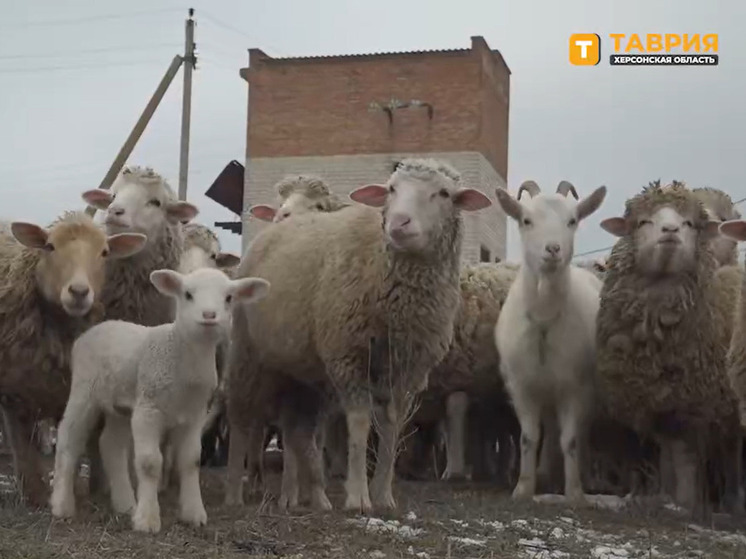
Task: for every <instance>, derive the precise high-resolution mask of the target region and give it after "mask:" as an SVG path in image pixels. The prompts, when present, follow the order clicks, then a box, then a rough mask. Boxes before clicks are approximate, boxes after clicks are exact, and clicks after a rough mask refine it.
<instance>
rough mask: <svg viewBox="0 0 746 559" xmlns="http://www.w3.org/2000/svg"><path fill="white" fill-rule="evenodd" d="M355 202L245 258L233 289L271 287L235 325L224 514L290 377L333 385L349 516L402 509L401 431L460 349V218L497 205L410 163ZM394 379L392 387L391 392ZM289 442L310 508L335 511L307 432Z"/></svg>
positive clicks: (264, 243)
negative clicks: (343, 434)
mask: <svg viewBox="0 0 746 559" xmlns="http://www.w3.org/2000/svg"><path fill="white" fill-rule="evenodd" d="M350 198H351V199H352V200H353V201H355V202H359V203H360V205H355V206H350V207H347V208H343V209H341V210H338V211H336V212H328V213H326V212H318V213H311V214H306V215H301V216H296V217H294V218H293V219H290V220H283V221H281V222H280V223H276V224H274V225H273V226H272V227H270V228H267V229H265V230H264V231H262V233H260V234H259V235H258V236H257V237H256V239H255V240H254V241H253V243H252V244H251V245H250V246H249V248H248V249H247V252H246V254H245V255H244V257H243V259H242V262H241V265H240V267H239V273H238V275H239V276H245V275H258V276H260V277H263V278H265V279H267V280H268V281H270V282H271V283H272V286H273V288H272V293H270V295H269V296H268V297H267V298H266V299H264V300H262V301H261V302H260V303H258V304H257V306H256V308H255V312H252V313H251V315H249V316H246V315H245V313H243V314H242V313H241V311H240V310H239V311H237V313H238V316H236V317H235V320H234V322H235V326H234V330H233V334H232V343H231V356H230V358H229V365H228V371H229V372H228V379H229V380H228V382H229V384H230V387H231V389H230V390H229V391H228V417H229V421H230V426H231V428H230V431H231V442H230V448H229V458H228V480H227V485H226V503H227V504H238V503H241V502H242V500H243V499H242V491H241V477H242V471H243V461H244V457H245V455H246V450H247V448H246V447H247V443H248V441H249V440H251V437H250V433H251V430H252V429H256V428H257V425H261V420H262V413H261V412H262V408H263V407H270V406H272V405H273V404H272V402H273V401H275V396H277V395H281V394H282V391H281V389H282V383H283V382H284V378H285V376H287V377H290V378H291V379H292V380H293V381H295V382H300V383H305V384H310V383H322V384H324V383H327V382H329V383H330V384H331V385H332V386H333V387H334V388H335V389H336V391H337V393H338V395H339V399H340V401H341V405H342V407H343V408H344V410H345V414H346V417H347V426H348V453H349V460H348V476H347V482H346V492H347V496H346V501H345V508H346V509H350V510H358V511H360V510H362V511H365V512H368V511H370V510H371V509H372V505H371V498H370V495H371V494H372V496H373V503H375V504H376V506H379V507H382V508H393V507H395V506H396V503H395V501H394V498H393V494H392V481H393V465H394V456H395V449H396V446H397V442H398V437H399V431H400V429H401V427H402V425H403V423H404V421H405V418H406V416H407V413H408V411H409V408H410V405H411V400H412V398H413V397H414V395H416V394H417V393H418V392H420V391H421V390H423V389H424V388H425V386H426V384H427V377H428V373H429V371H430V369H432V367H433V366H435V365H436V364H437V363H438V362H439V361H440V360H441V359H442V358H443V357H444V356H445V353H446V352H447V350H448V347H449V345H450V342H451V338H452V336H453V320H454V318H455V314H456V310H457V307H458V298H459V296H458V276H459V258H460V250H461V236H462V230H461V222H460V220H459V214H460V211H475V210H479V209H482V208H486V207H488V206H489V205H490V204H491V202H490V200H489V198H487V197H486V196H485V195H484V194H482V193H480V192H479V191H477V190H474V189H471V188H463V187H460V175H459V173H458V172H457V171H456V170H455V169H453V168H452V167H451V166H450V165H447V164H445V163H441V162H438V161H434V160H420V159H410V160H407V161H406V162H404V163H402V165H401V166H400V167H399V168H398V169H397V170H396V171H394V172H393V173H392V175H391V176H390V177H389V180H388V182H387V184H386V185H385V186H384V185H367V186H364V187H361V188H358V189H356V190H355V191H353V192H352V193H351V194H350ZM365 206H373V207H379V208H380V207H382V208H383V209H382V210H375V209H371V208H368V207H365ZM285 340H292V341H293V343H292V344H290V345H289V346H288V344H287V343H285V342H284V341H285ZM403 369H405V370H406V372H404V371H403ZM369 373H370V375H371V378H369ZM392 374H395V375H396V376H397V377H398V378H397V382H390V381H391V380H392V379H391V375H392ZM369 382H370V383H371V384H369ZM373 395H375V398H376V400H377V401H378V402H380V403H381V404H380V406H377V407H376V409H375V411H376V426H377V428H378V432H379V434H380V435H381V436H380V439H381V440H380V444H379V451H378V463H377V467H376V472H375V474H374V477H373V480H372V482H371V491H370V492H369V488H368V483H367V478H366V468H365V466H366V461H365V458H366V453H365V449H366V447H367V440H368V434H369V431H370V424H371V411H372V410H371V407H372V404H371V397H372V396H373ZM255 403H256V404H255ZM303 437H305V438H303ZM283 442H284V444H285V450H286V451H290V452H294V453H295V455H296V456H303V457H304V460H303V461H302V462H299V464H298V466H299V467H300V468H302V469H303V470H306V474H308V476H309V478H310V479H311V495H312V505H313V506H314V507H315V508H319V509H328V508H330V507H331V504H330V503H329V501H328V499H327V497H326V495H325V492H324V490H323V488H322V486H321V485H322V480H321V477H322V472H321V471H320V470H321V465H320V454H319V452H318V449H317V448H316V446H315V443H314V441H313V440H308V437H307V433H304V434H302V435H301V434H299V433H294V432H290V433H283ZM289 489H290V488H286V487H283V491H282V493H283V495H282V497H281V504H283V503H285V504H287V502H288V492H289Z"/></svg>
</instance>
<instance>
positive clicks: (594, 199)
mask: <svg viewBox="0 0 746 559" xmlns="http://www.w3.org/2000/svg"><path fill="white" fill-rule="evenodd" d="M604 198H606V187H605V186H599V187H598V188H597V189H596V190H594V191H593V192H591V193H590V194H589V195H588V196H586V197H585V198H583V199H582V200H581V201H580V202H578V206H577V209H578V221H580V220H581V219H585V218H586V217H588V216H589V215H591V214H592V213H593V212H595V211H596V210H597V209H598V208H599V207H600V206H601V202H603V201H604Z"/></svg>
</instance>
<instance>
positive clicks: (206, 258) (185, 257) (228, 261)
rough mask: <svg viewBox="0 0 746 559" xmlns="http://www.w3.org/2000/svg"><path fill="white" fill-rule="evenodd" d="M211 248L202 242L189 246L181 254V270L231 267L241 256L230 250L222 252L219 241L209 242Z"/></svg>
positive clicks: (188, 271)
mask: <svg viewBox="0 0 746 559" xmlns="http://www.w3.org/2000/svg"><path fill="white" fill-rule="evenodd" d="M209 245H210V246H209V248H206V247H203V246H202V245H200V244H193V245H191V246H189V247H188V248H187V249H186V250H185V251H184V253H183V254H182V255H181V261H180V262H179V272H181V273H182V274H188V273H190V272H193V271H194V270H198V269H200V268H231V267H233V266H235V265H237V264H238V263H239V260H240V258H239V257H238V256H236V255H235V254H231V253H230V252H221V251H220V246H219V245H218V242H217V241H214V242H211V243H209Z"/></svg>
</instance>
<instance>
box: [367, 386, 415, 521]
mask: <svg viewBox="0 0 746 559" xmlns="http://www.w3.org/2000/svg"><path fill="white" fill-rule="evenodd" d="M411 404H412V399H411V398H407V397H406V396H403V395H399V394H396V393H394V394H393V395H392V398H391V400H390V401H389V402H388V404H387V405H386V406H385V407H383V408H382V407H378V406H377V407H376V408H375V412H376V416H375V418H376V430H377V431H378V436H379V440H378V457H377V460H376V469H375V473H374V474H373V480H372V481H371V495H372V497H373V503H375V506H376V507H378V508H382V509H394V508H396V501H395V500H394V495H393V493H392V489H393V488H392V485H393V482H394V463H395V462H396V452H397V447H398V443H399V433H400V432H401V429H402V427H403V426H404V421H405V419H406V417H407V413H408V412H409V409H410V406H411Z"/></svg>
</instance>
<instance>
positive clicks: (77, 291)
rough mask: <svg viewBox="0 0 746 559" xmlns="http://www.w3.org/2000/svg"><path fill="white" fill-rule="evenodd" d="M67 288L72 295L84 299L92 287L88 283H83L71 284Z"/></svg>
mask: <svg viewBox="0 0 746 559" xmlns="http://www.w3.org/2000/svg"><path fill="white" fill-rule="evenodd" d="M67 290H68V291H69V292H70V295H72V296H73V297H75V298H76V299H82V298H83V297H86V296H87V295H88V294H89V293H90V292H91V288H90V287H88V286H87V285H82V284H71V285H70V286H69V287H68V288H67Z"/></svg>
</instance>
